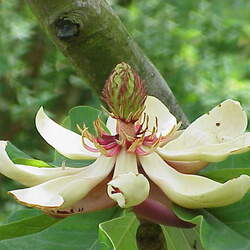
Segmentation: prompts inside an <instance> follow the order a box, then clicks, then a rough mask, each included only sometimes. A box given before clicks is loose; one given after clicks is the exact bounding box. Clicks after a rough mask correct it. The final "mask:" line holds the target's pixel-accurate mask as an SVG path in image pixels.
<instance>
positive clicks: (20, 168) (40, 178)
mask: <svg viewBox="0 0 250 250" xmlns="http://www.w3.org/2000/svg"><path fill="white" fill-rule="evenodd" d="M6 146H7V141H0V159H1V160H0V173H1V174H3V175H5V176H7V177H9V178H11V179H13V180H15V181H18V182H20V183H21V184H23V185H25V186H28V187H30V186H34V185H38V184H40V183H43V182H45V181H48V180H51V179H54V178H57V177H60V176H66V175H72V174H76V173H79V172H80V171H82V168H68V167H65V168H63V169H62V168H38V167H33V166H26V165H20V164H14V163H13V162H12V161H11V160H10V158H9V156H8V154H7V152H6V151H5V149H6Z"/></svg>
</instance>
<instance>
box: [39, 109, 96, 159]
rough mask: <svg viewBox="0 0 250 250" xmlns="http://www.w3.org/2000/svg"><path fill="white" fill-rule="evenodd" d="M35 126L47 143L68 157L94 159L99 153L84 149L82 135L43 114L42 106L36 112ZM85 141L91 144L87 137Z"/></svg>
mask: <svg viewBox="0 0 250 250" xmlns="http://www.w3.org/2000/svg"><path fill="white" fill-rule="evenodd" d="M36 127H37V130H38V132H39V133H40V134H41V136H42V137H43V138H44V139H45V140H46V141H47V143H48V144H50V145H51V146H52V147H53V148H55V150H56V151H58V152H59V153H60V154H62V155H64V156H66V157H68V158H70V159H73V160H82V159H95V158H97V157H98V156H99V155H100V154H99V153H95V152H90V151H88V150H87V149H85V148H84V147H83V145H82V137H81V136H80V135H79V134H77V133H75V132H73V131H71V130H68V129H66V128H64V127H62V126H60V125H59V124H57V123H56V122H54V121H53V120H52V119H50V118H49V117H48V116H47V115H46V114H45V112H44V111H43V108H40V109H39V111H38V112H37V115H36ZM85 142H86V143H87V144H91V143H90V142H89V141H88V140H87V139H85ZM91 146H92V145H91Z"/></svg>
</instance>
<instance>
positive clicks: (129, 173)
mask: <svg viewBox="0 0 250 250" xmlns="http://www.w3.org/2000/svg"><path fill="white" fill-rule="evenodd" d="M148 194H149V182H148V180H147V179H146V178H145V177H144V176H143V175H142V174H139V173H138V169H137V159H136V155H135V154H133V153H127V152H126V151H125V150H122V151H121V152H120V154H119V155H118V157H117V160H116V165H115V171H114V176H113V180H112V181H110V182H109V183H108V195H109V197H110V198H111V199H113V200H115V201H116V202H117V203H118V205H119V206H120V207H123V208H125V207H131V206H135V205H138V204H140V203H141V202H143V201H144V200H145V199H146V198H147V197H148Z"/></svg>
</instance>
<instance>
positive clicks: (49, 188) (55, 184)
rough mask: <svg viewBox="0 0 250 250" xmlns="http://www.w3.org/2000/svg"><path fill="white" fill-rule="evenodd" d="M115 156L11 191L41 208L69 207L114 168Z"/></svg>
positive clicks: (101, 158)
mask: <svg viewBox="0 0 250 250" xmlns="http://www.w3.org/2000/svg"><path fill="white" fill-rule="evenodd" d="M114 162H115V158H111V157H110V158H108V157H105V156H100V157H99V158H98V159H97V160H96V161H95V162H94V163H92V164H91V165H90V166H89V167H88V168H87V170H86V171H81V172H80V173H78V174H75V175H70V176H66V177H59V178H56V179H54V180H50V181H48V182H45V183H43V184H40V185H38V186H34V187H31V188H25V189H19V190H14V191H11V192H9V193H10V194H12V195H13V196H14V197H15V199H16V200H17V201H18V202H20V203H22V204H24V205H26V206H30V207H37V208H40V209H44V210H46V209H50V208H51V209H53V208H59V207H60V208H68V207H70V206H72V205H73V204H75V203H76V202H78V201H79V200H81V199H83V198H84V197H85V196H86V195H87V194H88V193H89V191H90V190H92V189H93V188H94V187H95V186H96V185H97V184H98V183H100V182H101V181H102V180H103V179H105V178H106V177H107V176H108V175H109V174H110V172H111V171H112V169H113V166H114Z"/></svg>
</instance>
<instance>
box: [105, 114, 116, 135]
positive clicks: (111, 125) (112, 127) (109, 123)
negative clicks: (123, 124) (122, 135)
mask: <svg viewBox="0 0 250 250" xmlns="http://www.w3.org/2000/svg"><path fill="white" fill-rule="evenodd" d="M116 125H117V120H116V119H114V118H112V117H111V116H109V117H108V120H107V122H106V126H107V128H108V130H109V132H110V134H111V135H116V134H117V132H116Z"/></svg>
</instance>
